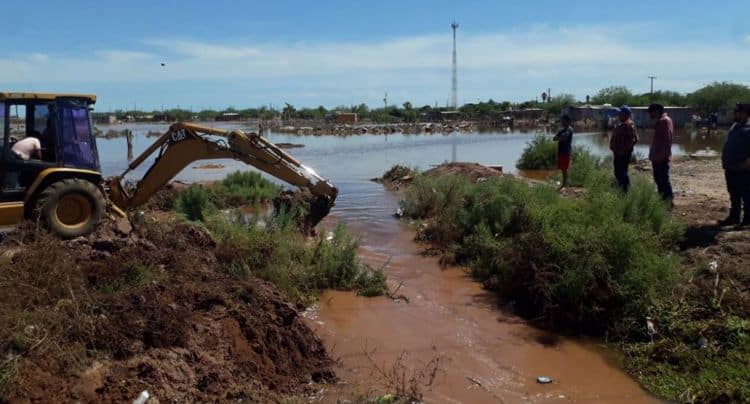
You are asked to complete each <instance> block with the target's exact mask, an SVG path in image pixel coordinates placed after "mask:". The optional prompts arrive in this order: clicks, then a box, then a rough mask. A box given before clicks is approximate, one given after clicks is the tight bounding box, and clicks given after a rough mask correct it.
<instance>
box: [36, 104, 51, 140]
mask: <svg viewBox="0 0 750 404" xmlns="http://www.w3.org/2000/svg"><path fill="white" fill-rule="evenodd" d="M48 121H49V107H48V106H47V104H37V105H34V131H35V132H37V133H39V134H42V133H44V132H45V131H46V130H47V122H48Z"/></svg>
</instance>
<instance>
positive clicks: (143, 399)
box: [133, 390, 151, 404]
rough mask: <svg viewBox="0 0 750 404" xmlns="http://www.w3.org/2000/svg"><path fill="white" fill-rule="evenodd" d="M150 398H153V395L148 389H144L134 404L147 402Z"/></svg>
mask: <svg viewBox="0 0 750 404" xmlns="http://www.w3.org/2000/svg"><path fill="white" fill-rule="evenodd" d="M149 398H151V395H150V394H148V390H143V391H142V392H141V394H139V395H138V397H137V398H136V399H135V400H133V404H146V402H147V401H148V399H149Z"/></svg>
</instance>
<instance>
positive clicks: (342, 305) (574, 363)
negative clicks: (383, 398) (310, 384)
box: [306, 190, 658, 403]
mask: <svg viewBox="0 0 750 404" xmlns="http://www.w3.org/2000/svg"><path fill="white" fill-rule="evenodd" d="M373 193H376V191H375V190H373ZM375 199H379V203H378V204H377V205H376V206H378V209H376V210H377V211H380V212H381V214H382V216H381V217H380V218H378V219H376V220H372V219H371V220H369V221H367V222H365V221H348V222H347V223H348V224H347V226H348V227H349V229H350V230H351V231H353V232H355V233H356V234H359V235H360V237H362V246H361V253H360V256H361V257H362V259H363V260H364V261H366V262H367V263H369V264H371V265H373V266H375V267H381V266H385V268H386V271H387V273H388V276H389V284H390V286H391V289H395V288H397V287H398V285H401V287H400V289H399V290H398V294H402V295H404V296H405V297H406V298H407V299H408V301H409V302H408V303H407V302H405V301H404V300H392V299H390V298H387V297H378V298H362V297H358V296H356V295H355V294H353V293H349V292H337V291H329V292H326V293H325V294H324V295H323V296H322V297H321V299H320V302H319V304H318V305H316V306H315V307H313V308H311V309H310V310H308V311H307V312H306V316H307V318H308V320H309V323H310V324H311V326H312V327H313V329H314V330H315V331H316V332H317V333H318V335H319V336H320V337H321V338H322V339H323V341H324V343H325V344H326V346H327V347H328V348H329V350H330V351H331V352H332V354H333V356H334V357H335V358H338V359H339V366H338V369H337V374H338V375H339V376H340V377H341V378H342V380H343V383H344V384H343V385H340V386H337V387H333V388H331V389H329V390H328V391H327V393H326V394H325V395H324V398H325V400H331V401H333V400H335V399H346V398H351V396H352V394H353V393H354V392H359V393H370V394H378V393H382V392H384V391H386V389H388V388H389V386H388V383H387V382H384V381H383V378H382V377H380V373H379V372H378V371H377V370H376V367H380V368H381V369H385V370H390V369H393V366H394V364H395V363H396V362H397V361H398V360H399V357H401V356H402V355H404V354H405V355H406V356H404V360H403V364H404V365H405V368H406V369H408V370H406V371H405V372H401V374H406V375H407V377H410V376H411V375H413V374H414V371H415V370H424V369H426V367H425V365H427V364H428V363H429V362H430V361H433V360H436V359H439V366H438V372H437V373H436V378H435V379H434V382H433V384H432V386H430V387H426V386H422V388H421V390H422V391H423V392H424V394H425V396H424V398H425V400H426V401H428V402H436V403H517V402H530V403H546V402H597V403H598V402H608V403H626V402H627V403H633V402H643V403H649V402H658V401H657V400H655V399H654V398H652V397H651V396H649V395H648V394H647V393H646V392H645V391H643V390H642V389H641V388H640V386H639V385H638V384H637V383H636V382H635V381H633V380H632V379H631V378H630V377H629V376H627V375H626V374H625V373H624V372H622V371H621V370H620V369H618V367H617V364H616V361H615V358H614V357H613V354H612V352H611V351H608V350H607V349H605V348H603V347H601V346H598V345H596V344H595V343H593V342H586V341H580V340H576V339H571V338H567V337H560V336H557V335H554V334H551V333H548V332H545V331H542V330H539V329H537V328H535V327H532V326H530V325H529V324H528V323H527V322H526V321H524V320H523V319H521V318H519V317H517V316H515V315H513V314H511V313H510V312H509V311H507V310H504V309H503V308H502V307H499V302H498V301H497V300H496V298H495V296H494V295H492V294H491V293H488V292H487V291H485V290H483V289H482V287H481V285H480V284H479V283H477V282H474V281H473V280H472V279H471V278H470V277H469V276H468V275H467V274H466V272H465V271H464V270H463V269H461V268H455V267H451V268H441V266H440V265H439V264H438V260H437V258H435V257H428V256H424V255H423V254H421V248H420V246H419V245H417V244H416V243H414V241H413V237H414V233H413V231H412V230H411V229H410V228H409V226H408V225H405V224H403V223H401V222H399V221H398V220H396V219H395V218H392V217H390V216H388V215H387V213H386V212H387V211H389V210H390V208H391V207H395V206H396V204H397V202H398V196H397V195H395V194H389V195H381V196H380V197H378V198H375ZM350 214H351V212H348V209H342V211H340V212H338V213H337V216H336V217H329V218H327V219H326V221H325V223H324V225H327V226H331V225H332V224H333V223H334V222H337V221H341V220H344V221H346V218H347V217H349V216H350ZM538 376H549V377H551V378H552V379H553V382H552V383H551V384H539V383H538V382H537V380H536V379H537V377H538ZM390 389H391V391H392V389H393V388H392V386H390Z"/></svg>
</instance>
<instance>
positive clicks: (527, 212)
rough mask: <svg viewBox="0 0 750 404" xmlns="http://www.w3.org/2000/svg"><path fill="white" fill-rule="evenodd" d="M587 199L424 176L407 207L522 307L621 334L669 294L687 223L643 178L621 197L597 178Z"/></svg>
mask: <svg viewBox="0 0 750 404" xmlns="http://www.w3.org/2000/svg"><path fill="white" fill-rule="evenodd" d="M587 177H588V178H587V180H588V181H591V182H592V184H593V186H592V188H590V189H589V190H588V191H587V194H586V196H585V197H583V198H566V197H562V196H560V195H559V194H558V193H557V192H556V190H555V189H554V188H553V187H551V186H547V185H537V186H529V185H528V184H526V183H524V182H522V181H518V180H514V179H491V180H488V181H485V182H481V183H477V184H473V183H471V182H470V181H469V180H467V179H460V178H456V177H452V176H445V177H437V178H422V177H420V178H417V179H416V180H415V182H414V183H413V184H412V186H411V187H410V188H409V189H407V190H406V192H405V194H404V197H405V200H404V203H403V206H404V207H405V209H404V211H405V214H406V215H407V216H409V217H412V218H417V219H425V218H430V219H429V221H428V224H427V225H426V226H425V229H424V230H423V231H422V237H423V238H424V239H427V240H430V241H432V242H433V243H435V242H436V241H437V242H436V243H435V244H437V246H438V247H439V248H441V249H442V250H443V251H444V252H447V254H448V255H454V256H455V259H456V260H458V261H459V262H461V263H464V264H468V265H470V267H471V269H472V272H473V274H474V275H475V276H477V277H478V278H479V279H480V280H482V281H483V282H484V283H485V285H487V286H488V287H489V288H492V289H494V290H496V291H498V292H499V293H500V294H501V295H503V296H504V297H506V298H507V299H509V300H514V301H516V303H517V307H518V308H519V310H521V311H522V312H523V314H526V315H529V316H533V317H540V316H541V317H543V318H544V319H545V321H546V323H547V324H548V325H550V326H552V327H556V328H571V329H574V330H578V331H582V330H583V331H586V332H590V333H604V332H609V333H620V334H622V333H623V332H625V333H626V332H627V331H623V329H625V330H626V329H627V327H624V326H623V324H627V323H628V322H631V321H640V320H641V319H642V318H643V317H644V316H645V315H646V314H647V313H648V310H649V307H650V306H651V305H652V304H653V303H654V302H656V301H659V299H662V298H664V296H666V295H667V294H668V293H669V290H670V289H669V287H668V285H671V284H673V283H674V282H673V278H674V276H675V273H676V270H677V266H678V261H677V258H676V254H672V252H673V251H674V250H675V248H676V244H677V242H678V241H679V239H680V235H681V234H682V227H681V226H680V225H678V224H676V223H675V222H674V221H673V220H672V219H671V218H670V216H669V214H668V212H667V210H666V206H665V205H664V204H663V202H662V201H661V200H660V199H659V198H658V195H656V193H655V192H654V190H653V189H652V187H651V186H650V184H648V183H647V182H646V181H645V180H642V181H641V180H636V181H634V184H633V188H632V192H631V193H629V194H627V195H622V194H621V193H620V192H619V191H617V190H616V189H615V188H613V187H612V186H610V185H603V183H600V179H599V174H598V170H593V169H592V171H591V173H590V174H588V175H587Z"/></svg>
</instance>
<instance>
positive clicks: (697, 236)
mask: <svg viewBox="0 0 750 404" xmlns="http://www.w3.org/2000/svg"><path fill="white" fill-rule="evenodd" d="M672 185H673V187H674V190H675V205H676V207H675V210H674V213H673V214H674V215H675V216H677V217H678V218H680V220H682V221H683V222H684V223H685V224H686V234H685V239H684V241H683V243H682V249H683V251H682V254H681V256H682V270H683V272H684V277H683V280H682V281H681V282H680V283H679V284H678V285H676V288H675V292H674V297H673V299H672V300H671V301H670V302H667V303H666V304H663V305H659V306H657V307H656V310H655V315H654V319H653V321H654V326H655V328H656V332H657V334H656V336H655V339H654V342H653V343H634V344H627V345H625V346H624V350H625V351H626V353H627V362H626V366H627V369H628V371H629V372H631V374H633V376H634V377H636V378H638V380H639V381H640V382H641V383H643V384H644V385H645V386H647V387H648V388H649V389H650V390H652V391H654V392H656V393H658V394H660V395H663V396H666V397H670V398H673V399H676V400H678V401H682V402H747V401H748V400H750V337H749V336H750V229H747V228H746V229H736V228H733V227H719V226H718V225H717V221H718V220H721V219H724V218H725V217H726V216H727V215H728V213H729V209H728V208H729V196H728V194H727V193H726V190H725V183H724V171H723V170H722V169H721V161H720V159H718V158H681V159H678V160H676V161H675V162H674V163H673V166H672Z"/></svg>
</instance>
